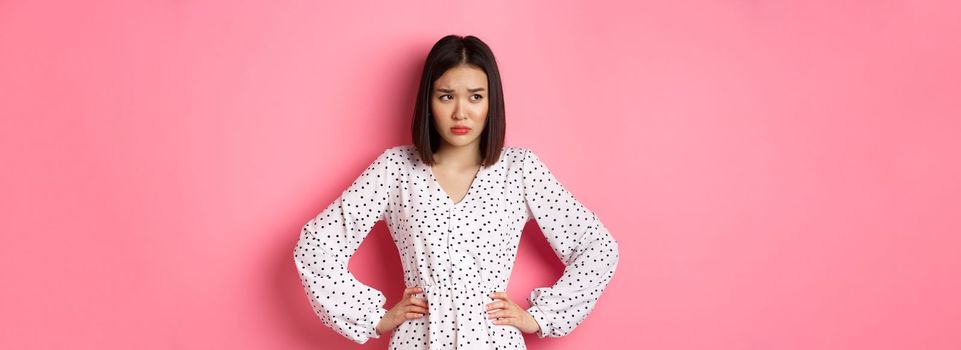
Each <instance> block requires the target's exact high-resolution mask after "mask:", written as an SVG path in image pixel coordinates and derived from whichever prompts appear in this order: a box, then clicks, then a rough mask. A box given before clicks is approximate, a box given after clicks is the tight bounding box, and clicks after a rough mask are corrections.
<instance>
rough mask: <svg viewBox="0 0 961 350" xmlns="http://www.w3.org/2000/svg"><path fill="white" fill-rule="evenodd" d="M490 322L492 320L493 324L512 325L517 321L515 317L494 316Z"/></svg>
mask: <svg viewBox="0 0 961 350" xmlns="http://www.w3.org/2000/svg"><path fill="white" fill-rule="evenodd" d="M491 322H493V323H494V324H500V325H508V324H509V325H513V324H516V323H517V318H516V317H500V318H495V319H493V320H491Z"/></svg>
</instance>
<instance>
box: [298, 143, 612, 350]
mask: <svg viewBox="0 0 961 350" xmlns="http://www.w3.org/2000/svg"><path fill="white" fill-rule="evenodd" d="M530 219H534V220H536V222H537V224H538V226H539V227H540V228H541V231H542V232H543V233H544V236H545V238H546V239H547V241H548V242H549V243H550V245H551V247H552V248H553V250H554V253H556V254H557V257H558V258H559V259H560V260H561V261H562V262H563V263H564V264H565V265H566V266H567V267H566V268H565V270H564V273H563V275H562V276H561V277H560V278H559V279H558V280H557V282H556V283H554V284H553V285H552V286H550V287H545V288H536V289H534V290H533V291H532V292H531V294H530V297H529V298H528V299H527V301H528V303H529V304H530V307H529V308H528V309H527V311H528V312H529V313H530V314H531V315H532V316H533V317H534V319H535V321H537V324H538V325H539V326H540V330H539V331H538V332H537V336H538V337H539V338H544V337H560V336H564V335H566V334H568V333H570V332H571V331H572V330H573V329H574V328H575V327H577V326H578V325H579V324H580V323H581V322H583V321H584V319H585V318H586V317H587V315H588V314H589V313H590V312H591V310H592V309H593V307H594V305H595V304H596V302H597V300H598V298H599V297H600V294H601V292H603V290H604V288H605V287H606V286H607V284H608V282H609V281H610V280H611V277H612V276H613V274H614V270H615V268H616V267H617V263H618V245H617V241H615V240H614V238H613V237H612V236H611V234H610V233H609V232H608V230H607V229H606V228H605V227H604V225H603V224H601V221H600V220H599V219H598V217H597V215H595V213H594V212H592V211H590V210H588V209H587V208H586V207H584V205H582V204H581V203H580V202H578V201H577V200H576V199H575V198H574V196H573V195H572V194H571V192H569V191H568V190H567V189H565V188H564V187H563V186H562V185H561V184H560V183H559V182H558V180H557V179H556V178H555V177H554V176H553V174H552V173H551V171H550V170H549V169H548V168H547V166H546V165H545V164H544V163H543V162H541V160H540V159H539V158H538V156H537V155H535V154H534V152H533V151H531V150H530V149H527V148H521V147H504V149H503V153H502V155H501V158H500V159H499V160H498V162H496V163H494V164H492V165H490V166H487V167H482V168H481V169H480V170H479V171H478V173H477V175H476V177H475V178H474V180H473V182H472V183H471V185H470V187H469V189H468V191H467V194H466V196H465V197H464V198H463V199H462V200H461V201H460V202H457V203H454V202H453V200H452V199H451V198H450V196H448V195H447V193H446V192H444V190H443V189H442V188H441V186H440V184H439V183H438V182H437V179H436V178H435V177H434V175H433V172H432V171H431V168H430V166H429V165H427V164H426V163H424V162H423V161H421V159H420V157H419V155H418V153H417V151H416V148H415V147H414V146H413V145H401V146H396V147H392V148H389V149H387V150H385V151H384V152H383V153H381V154H380V155H379V156H378V157H377V159H376V160H374V162H373V163H372V164H370V166H368V167H367V169H366V170H364V172H363V173H362V174H361V175H360V177H359V178H357V179H356V180H354V182H353V183H352V184H351V185H350V186H349V187H348V188H347V189H346V190H344V191H343V193H341V195H340V196H339V197H338V198H337V199H336V200H334V202H333V203H331V204H330V205H329V206H328V207H327V208H326V209H324V210H323V211H322V212H320V213H319V214H318V215H317V216H316V217H314V218H313V219H311V220H310V221H308V222H307V223H306V224H305V225H304V227H303V229H302V230H301V233H300V239H299V240H298V242H297V245H296V247H295V248H294V263H295V264H296V266H297V270H298V272H299V273H300V278H301V282H302V283H303V286H304V290H305V291H306V293H307V296H308V299H309V300H310V304H311V306H312V307H313V309H314V312H315V313H316V314H317V316H318V317H320V319H321V321H323V323H324V325H326V326H328V327H330V328H331V329H333V330H334V331H336V332H338V333H340V334H341V335H343V336H345V337H347V338H349V339H351V340H353V341H355V342H357V343H360V344H363V343H365V342H367V340H369V339H370V338H379V335H378V334H377V333H376V331H375V330H374V329H375V327H376V326H377V323H378V322H379V321H380V319H381V318H382V317H383V316H384V314H385V313H386V312H387V309H386V307H390V306H392V305H384V304H385V303H386V300H387V299H386V297H385V296H384V294H383V293H382V292H381V291H379V290H376V289H374V288H371V287H369V286H367V285H364V284H362V283H360V282H359V281H358V280H357V279H356V278H354V276H353V275H351V273H350V272H349V271H348V270H347V262H348V260H349V259H350V258H351V256H353V254H354V252H355V251H356V250H357V248H358V247H359V246H360V244H361V242H362V241H363V240H364V238H365V237H366V236H367V234H368V233H369V232H370V230H371V228H372V227H373V225H374V224H375V223H376V222H377V221H378V220H384V221H385V222H386V223H387V226H388V228H389V231H390V234H391V236H392V237H393V240H394V242H395V243H396V245H397V249H398V252H399V253H400V258H401V263H402V264H403V271H404V282H405V284H406V286H405V287H415V286H416V287H421V288H423V290H424V292H423V293H422V294H419V295H418V296H420V297H422V298H425V299H426V300H427V303H428V306H429V308H428V312H427V314H426V315H425V316H424V317H421V318H418V319H412V320H407V321H405V322H404V323H402V324H401V325H400V326H398V327H397V328H396V329H394V331H393V333H390V334H391V338H390V341H389V348H390V349H431V350H442V349H526V346H525V344H524V338H523V336H522V334H521V332H520V330H518V329H517V328H516V327H514V326H512V325H499V324H494V323H493V320H490V319H488V318H487V312H486V310H485V306H486V304H487V303H490V302H492V301H494V299H493V298H491V297H490V294H491V293H493V292H495V291H505V290H506V289H507V282H508V279H509V278H510V274H511V269H512V267H513V265H514V259H515V257H516V255H517V245H518V242H519V240H520V237H521V231H522V229H523V228H524V225H525V223H526V222H527V221H528V220H530Z"/></svg>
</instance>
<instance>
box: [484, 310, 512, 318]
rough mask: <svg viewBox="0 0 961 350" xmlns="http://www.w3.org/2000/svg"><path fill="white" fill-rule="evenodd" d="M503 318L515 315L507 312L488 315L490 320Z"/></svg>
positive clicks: (495, 312)
mask: <svg viewBox="0 0 961 350" xmlns="http://www.w3.org/2000/svg"><path fill="white" fill-rule="evenodd" d="M503 317H514V314H513V313H511V312H510V311H507V310H503V311H494V312H492V313H489V314H487V318H489V319H495V318H503Z"/></svg>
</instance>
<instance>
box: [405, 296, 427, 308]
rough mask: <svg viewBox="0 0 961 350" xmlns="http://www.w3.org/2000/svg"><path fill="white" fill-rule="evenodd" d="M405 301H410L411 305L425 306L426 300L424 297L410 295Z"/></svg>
mask: <svg viewBox="0 0 961 350" xmlns="http://www.w3.org/2000/svg"><path fill="white" fill-rule="evenodd" d="M407 301H408V302H410V303H411V304H413V305H418V306H423V307H427V300H426V299H422V298H418V297H415V296H412V297H410V298H407Z"/></svg>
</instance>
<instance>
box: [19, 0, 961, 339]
mask: <svg viewBox="0 0 961 350" xmlns="http://www.w3.org/2000/svg"><path fill="white" fill-rule="evenodd" d="M399 3H400V2H399V1H384V2H381V3H379V4H376V5H370V4H362V3H357V4H356V5H325V4H320V3H319V2H311V1H260V2H256V1H95V2H68V1H62V2H51V1H10V0H7V1H0V116H2V118H0V160H2V164H3V169H4V170H3V172H2V175H0V179H2V181H0V192H2V197H3V200H2V202H0V203H2V207H0V212H2V215H3V219H2V221H0V225H2V226H0V232H2V241H0V263H2V266H3V274H2V283H0V310H2V311H0V314H2V324H0V333H2V334H0V348H4V349H28V348H29V349H67V348H69V349H227V348H231V349H350V348H368V349H385V348H386V346H387V337H382V338H381V339H378V340H374V341H372V342H371V343H368V345H369V346H363V347H361V346H355V345H354V344H353V343H352V342H350V341H348V340H346V338H342V337H340V336H339V335H337V334H335V333H334V332H333V331H331V330H330V329H328V328H326V327H324V326H323V325H322V324H321V323H320V321H319V320H318V319H317V318H316V316H314V315H313V313H312V311H311V310H310V307H309V305H308V303H307V299H306V295H305V294H304V292H303V290H302V287H301V285H300V282H299V280H298V277H297V274H296V271H295V267H294V264H293V261H292V249H293V245H294V243H295V241H296V239H297V234H298V232H299V229H300V227H301V226H302V225H303V224H304V223H305V222H306V221H307V220H308V219H310V218H311V217H312V216H313V215H315V214H316V213H317V212H319V211H320V210H322V209H323V208H324V207H325V206H326V205H327V204H329V203H330V202H331V201H332V200H333V199H334V198H335V197H336V196H337V195H338V194H339V193H340V191H342V190H343V189H344V188H345V187H346V186H347V185H349V184H350V181H352V180H353V179H354V178H355V177H356V176H358V175H359V174H360V172H361V171H362V170H363V168H364V167H365V166H366V165H367V164H368V163H369V162H370V161H372V160H373V158H374V157H375V156H376V155H377V154H378V153H379V152H380V151H382V150H383V149H385V148H387V147H391V146H394V145H400V144H407V143H410V139H409V136H408V127H409V118H410V113H411V111H412V109H413V98H414V94H415V88H416V85H417V79H418V77H419V74H420V69H421V67H422V62H423V59H424V57H425V56H426V54H427V51H428V50H429V49H430V46H431V45H432V44H433V43H434V42H435V41H436V40H437V39H439V38H440V37H442V36H443V35H445V34H451V33H453V34H474V35H477V36H479V37H481V39H483V40H485V41H487V42H488V43H489V44H490V45H491V47H492V49H493V50H494V52H495V54H496V55H497V58H498V61H499V64H500V67H501V73H502V76H503V79H504V85H505V92H506V95H507V102H506V103H507V113H508V121H509V128H508V135H507V143H508V145H515V146H522V147H530V148H532V149H534V150H536V151H538V153H539V154H540V155H541V157H542V158H543V159H544V160H545V162H546V163H547V164H549V165H550V167H551V169H552V170H553V171H554V172H555V174H556V175H557V176H558V178H559V179H560V180H561V181H562V182H563V183H564V185H565V186H566V187H568V188H569V189H570V190H571V191H572V192H573V193H575V195H576V196H577V198H578V199H580V200H581V201H582V202H583V203H584V204H586V205H587V206H588V207H590V208H591V209H592V210H594V211H596V212H597V213H598V215H599V217H600V218H601V219H602V220H603V221H604V222H605V224H606V225H607V226H608V227H609V229H610V230H611V232H612V233H613V234H614V236H615V237H616V238H617V239H618V240H619V241H620V242H621V245H620V247H621V256H622V260H621V265H620V266H619V269H618V272H617V273H616V274H615V276H614V279H613V281H612V282H611V284H610V286H609V289H608V290H607V292H606V293H605V294H604V295H603V296H602V298H601V299H600V301H599V302H598V304H597V309H595V311H594V312H593V313H592V314H591V316H590V317H588V319H587V320H586V321H585V323H583V324H582V325H581V326H580V327H578V328H577V329H575V330H574V332H573V333H571V334H570V335H568V336H567V337H564V338H553V339H543V340H541V339H536V337H534V338H532V337H531V336H530V335H529V336H528V341H529V342H528V344H529V347H530V348H531V349H584V348H588V347H589V346H592V345H597V344H602V345H604V348H612V349H617V348H623V349H627V348H631V349H959V348H961V298H959V297H958V296H959V295H961V254H959V251H961V180H959V179H961V141H959V139H961V65H959V63H958V62H961V5H959V4H961V3H959V2H957V1H950V0H942V1H896V0H891V1H844V0H842V1H837V0H832V1H781V2H778V1H760V0H740V1H733V0H725V1H721V0H716V1H699V2H698V1H686V0H681V1H644V2H633V1H621V2H618V3H609V4H604V3H601V2H597V1H589V2H588V1H585V2H580V3H575V2H563V1H562V2H556V1H541V2H529V1H528V2H524V1H514V2H489V1H482V2H466V1H465V2H451V1H418V2H410V3H408V4H399ZM350 267H351V269H352V271H354V272H355V274H356V275H357V276H358V278H359V279H361V281H363V282H365V283H368V284H370V285H372V286H374V287H376V288H379V289H381V290H382V291H384V292H385V293H386V294H387V296H388V303H389V305H393V304H394V303H396V302H397V301H398V299H399V297H400V294H401V292H402V283H403V281H402V278H401V273H402V271H401V268H400V266H399V258H398V255H397V252H396V248H395V247H394V246H393V242H392V241H391V240H390V237H389V235H388V232H387V230H386V226H385V225H384V224H383V223H378V225H377V226H375V229H374V230H373V232H372V233H371V235H370V236H369V237H368V239H367V240H366V241H365V242H364V244H363V245H362V246H361V249H360V251H359V252H358V253H357V255H356V256H355V257H354V259H353V260H352V261H351V265H350ZM562 268H563V266H562V265H561V264H560V263H559V261H558V260H557V259H556V257H554V256H553V254H552V253H551V251H550V248H549V247H548V246H547V243H546V241H545V240H544V238H543V237H542V236H540V231H539V230H538V229H537V227H536V225H535V224H534V223H533V222H530V223H529V225H528V226H527V229H526V230H525V234H524V239H523V240H522V245H521V248H520V253H519V258H518V265H517V267H516V269H515V272H514V276H513V279H512V283H511V284H510V287H509V290H508V292H509V294H510V295H511V296H512V297H513V298H514V299H515V301H517V302H519V303H521V304H522V305H525V304H526V302H525V301H524V298H525V297H526V296H527V295H528V293H529V292H530V291H531V289H533V288H535V287H539V286H547V285H550V284H551V283H553V281H554V280H555V279H556V278H557V277H558V276H559V275H560V273H561V272H562ZM595 348H596V347H595Z"/></svg>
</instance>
